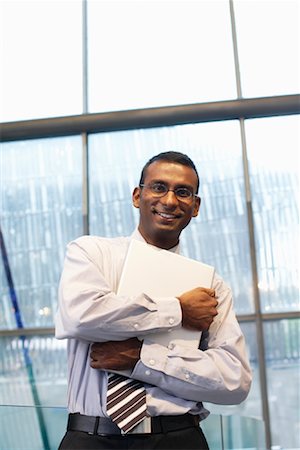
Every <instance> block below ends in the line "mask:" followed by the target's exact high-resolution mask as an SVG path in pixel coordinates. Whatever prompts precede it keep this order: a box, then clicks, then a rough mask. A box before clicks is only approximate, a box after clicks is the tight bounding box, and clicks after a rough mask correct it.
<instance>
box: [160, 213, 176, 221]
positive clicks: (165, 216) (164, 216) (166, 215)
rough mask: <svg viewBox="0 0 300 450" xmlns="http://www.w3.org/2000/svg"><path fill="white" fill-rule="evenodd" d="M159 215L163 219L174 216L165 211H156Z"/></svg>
mask: <svg viewBox="0 0 300 450" xmlns="http://www.w3.org/2000/svg"><path fill="white" fill-rule="evenodd" d="M157 214H158V215H159V216H161V217H163V218H164V219H174V218H175V217H176V216H174V215H173V214H166V213H160V212H158V213H157Z"/></svg>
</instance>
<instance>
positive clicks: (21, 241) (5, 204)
mask: <svg viewBox="0 0 300 450" xmlns="http://www.w3.org/2000/svg"><path fill="white" fill-rule="evenodd" d="M0 151H1V154H0V156H1V162H2V186H1V187H2V220H1V227H2V233H3V239H4V243H5V246H6V251H7V255H8V262H9V266H10V270H11V274H12V278H13V282H14V287H15V291H16V297H17V303H18V305H19V308H20V312H21V321H22V322H23V325H24V326H27V327H36V326H41V327H42V326H44V327H47V326H53V315H54V313H55V311H56V305H57V285H58V280H59V277H60V272H61V268H62V263H63V259H64V255H65V247H66V244H67V242H68V241H69V240H71V239H73V238H75V237H77V236H79V235H80V234H82V214H81V204H82V200H81V184H82V176H81V138H80V137H68V138H58V139H43V140H34V141H33V140H32V141H24V142H13V143H7V144H2V145H1V150H0ZM2 256H3V254H2ZM0 269H1V288H0V293H1V298H2V302H1V303H0V328H14V327H16V326H17V324H16V318H17V313H18V311H17V309H16V307H15V305H14V310H13V308H12V300H13V292H12V289H10V288H11V286H9V284H8V281H7V280H8V279H7V276H6V273H5V271H4V267H3V262H2V259H1V260H0ZM19 326H20V324H19Z"/></svg>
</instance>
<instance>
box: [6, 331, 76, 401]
mask: <svg viewBox="0 0 300 450" xmlns="http://www.w3.org/2000/svg"><path fill="white" fill-rule="evenodd" d="M66 349H67V341H66V340H57V339H55V338H54V337H53V336H40V337H39V336H32V337H24V336H23V337H17V336H15V337H1V338H0V404H1V405H3V404H4V405H23V406H66V401H67V400H66V399H67V395H66V393H67V389H66V383H67V358H66ZM8 380H9V383H8Z"/></svg>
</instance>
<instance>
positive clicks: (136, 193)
mask: <svg viewBox="0 0 300 450" xmlns="http://www.w3.org/2000/svg"><path fill="white" fill-rule="evenodd" d="M140 196H141V189H140V188H139V187H135V188H134V190H133V193H132V204H133V206H134V207H135V208H139V207H140Z"/></svg>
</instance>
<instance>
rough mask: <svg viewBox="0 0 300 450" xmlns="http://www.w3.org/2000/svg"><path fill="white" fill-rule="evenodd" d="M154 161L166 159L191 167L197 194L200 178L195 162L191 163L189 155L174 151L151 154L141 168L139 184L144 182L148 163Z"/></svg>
mask: <svg viewBox="0 0 300 450" xmlns="http://www.w3.org/2000/svg"><path fill="white" fill-rule="evenodd" d="M156 161H168V162H172V163H176V164H182V165H183V166H187V167H191V168H192V169H193V170H194V171H195V173H196V175H197V189H196V194H197V192H198V190H199V186H200V179H199V174H198V171H197V169H196V166H195V164H194V163H193V161H192V160H191V158H190V157H189V156H187V155H185V154H184V153H181V152H174V151H168V152H162V153H159V154H158V155H155V156H152V158H150V159H149V161H147V162H146V164H145V165H144V167H143V169H142V173H141V178H140V182H139V186H140V185H141V184H144V181H145V177H146V172H147V169H148V167H149V166H150V164H152V163H154V162H156Z"/></svg>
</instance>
